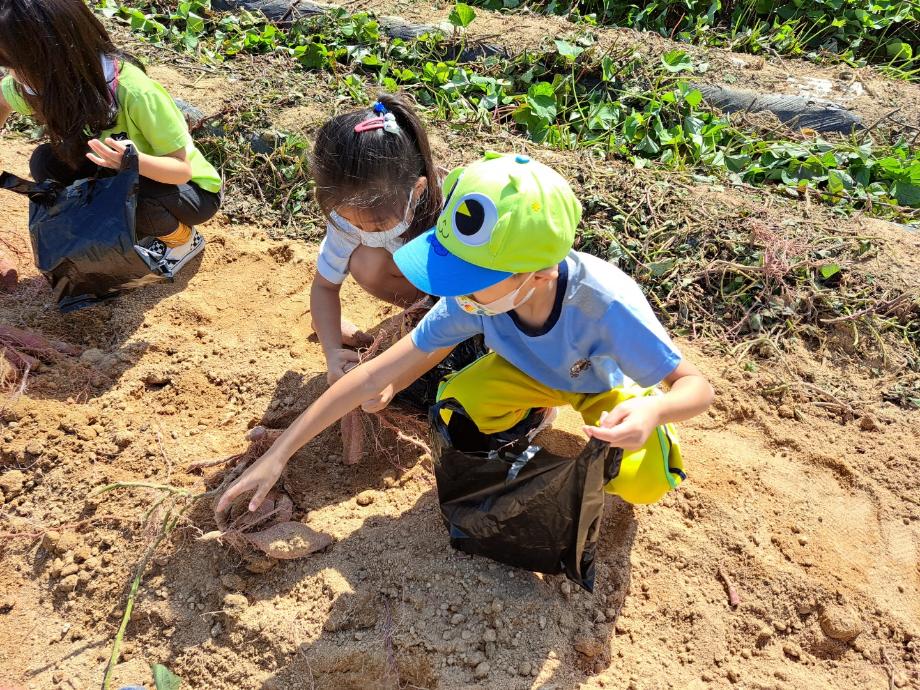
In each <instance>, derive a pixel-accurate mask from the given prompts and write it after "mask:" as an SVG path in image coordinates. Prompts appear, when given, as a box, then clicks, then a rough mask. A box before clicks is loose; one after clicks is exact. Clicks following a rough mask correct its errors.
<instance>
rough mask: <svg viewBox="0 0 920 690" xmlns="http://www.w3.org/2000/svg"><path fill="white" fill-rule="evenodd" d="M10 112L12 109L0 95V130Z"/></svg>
mask: <svg viewBox="0 0 920 690" xmlns="http://www.w3.org/2000/svg"><path fill="white" fill-rule="evenodd" d="M11 112H13V109H12V108H11V107H10V104H9V103H7V102H6V99H5V98H4V97H3V95H2V94H0V129H3V126H4V125H5V124H6V121H7V119H8V118H9V116H10V113H11Z"/></svg>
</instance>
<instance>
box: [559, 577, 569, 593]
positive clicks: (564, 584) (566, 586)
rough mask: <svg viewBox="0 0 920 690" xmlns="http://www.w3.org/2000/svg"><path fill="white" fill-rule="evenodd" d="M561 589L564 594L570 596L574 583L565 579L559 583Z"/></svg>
mask: <svg viewBox="0 0 920 690" xmlns="http://www.w3.org/2000/svg"><path fill="white" fill-rule="evenodd" d="M559 591H560V592H562V594H563V595H564V596H569V595H570V594H571V593H572V583H571V582H569V581H568V580H563V581H562V584H561V585H559Z"/></svg>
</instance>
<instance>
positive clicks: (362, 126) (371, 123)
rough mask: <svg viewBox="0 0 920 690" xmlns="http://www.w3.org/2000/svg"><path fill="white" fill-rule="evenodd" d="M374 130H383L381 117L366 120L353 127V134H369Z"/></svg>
mask: <svg viewBox="0 0 920 690" xmlns="http://www.w3.org/2000/svg"><path fill="white" fill-rule="evenodd" d="M375 129H383V115H378V116H377V117H371V118H368V119H367V120H365V121H364V122H359V123H358V124H356V125H355V132H357V133H358V134H360V133H361V132H370V131H373V130H375Z"/></svg>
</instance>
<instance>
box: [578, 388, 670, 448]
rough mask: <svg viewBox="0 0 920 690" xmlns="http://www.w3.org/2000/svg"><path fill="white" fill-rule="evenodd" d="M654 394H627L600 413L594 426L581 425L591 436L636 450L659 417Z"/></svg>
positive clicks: (640, 446)
mask: <svg viewBox="0 0 920 690" xmlns="http://www.w3.org/2000/svg"><path fill="white" fill-rule="evenodd" d="M658 402H659V401H658V400H656V399H655V398H630V399H629V400H626V401H624V402H622V403H620V404H619V405H617V406H616V407H615V408H613V409H612V410H611V411H610V412H604V413H603V414H602V415H601V418H600V421H599V422H598V425H597V426H587V425H585V426H584V427H582V430H583V431H584V432H585V433H586V434H587V435H588V436H590V437H592V438H597V439H600V440H601V441H606V442H607V443H609V444H610V445H611V446H613V447H614V448H622V449H623V450H639V449H640V448H642V446H644V445H645V442H646V441H647V440H648V437H649V436H650V435H651V433H652V432H653V431H654V430H655V427H657V426H658V425H659V424H660V423H661V421H660V419H661V417H660V414H659V410H660V407H659V404H658Z"/></svg>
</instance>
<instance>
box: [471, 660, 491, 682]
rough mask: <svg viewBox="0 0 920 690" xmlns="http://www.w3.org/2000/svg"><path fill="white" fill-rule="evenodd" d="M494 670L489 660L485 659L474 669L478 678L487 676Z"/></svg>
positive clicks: (474, 674) (474, 673)
mask: <svg viewBox="0 0 920 690" xmlns="http://www.w3.org/2000/svg"><path fill="white" fill-rule="evenodd" d="M491 671H492V666H491V665H490V664H489V662H488V661H483V662H482V663H481V664H479V665H478V666H477V667H476V669H475V670H474V671H473V676H475V677H476V678H485V677H486V676H488V675H489V673H490V672H491Z"/></svg>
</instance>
